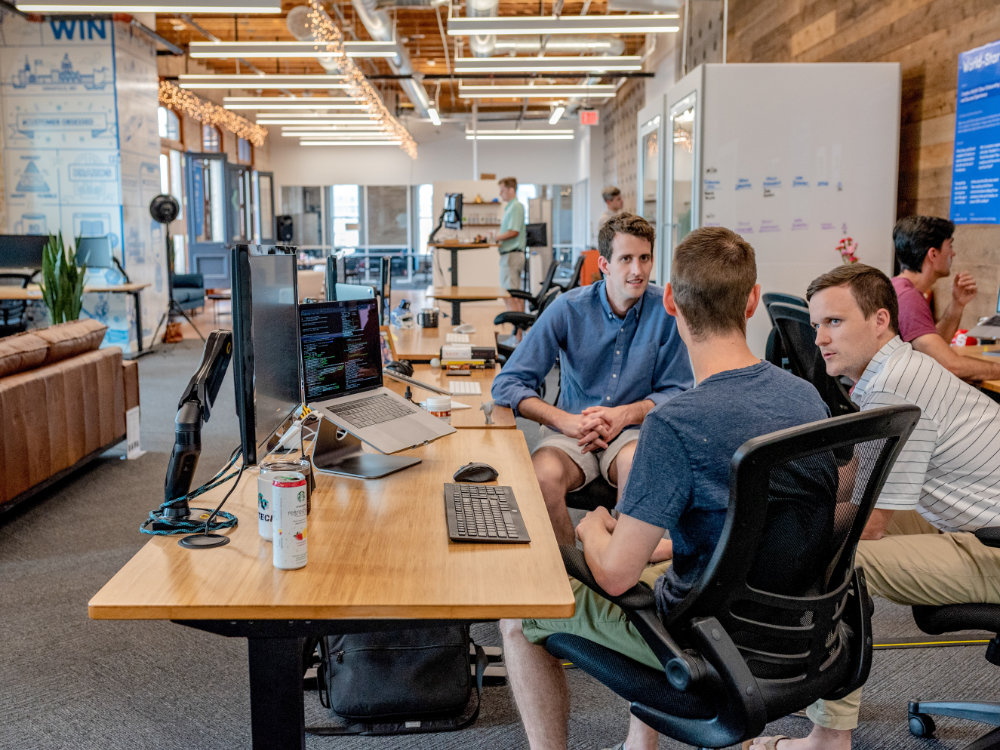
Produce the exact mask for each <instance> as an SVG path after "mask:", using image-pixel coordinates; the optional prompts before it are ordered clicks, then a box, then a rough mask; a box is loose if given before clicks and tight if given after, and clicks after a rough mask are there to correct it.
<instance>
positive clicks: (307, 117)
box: [256, 110, 371, 125]
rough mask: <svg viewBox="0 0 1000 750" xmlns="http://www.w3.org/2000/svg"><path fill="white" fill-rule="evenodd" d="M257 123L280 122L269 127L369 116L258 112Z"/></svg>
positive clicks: (363, 113)
mask: <svg viewBox="0 0 1000 750" xmlns="http://www.w3.org/2000/svg"><path fill="white" fill-rule="evenodd" d="M256 117H257V122H258V123H261V124H263V121H264V120H281V122H271V123H270V124H271V125H284V124H286V123H306V122H308V123H314V122H317V121H319V120H324V119H326V120H329V119H331V118H335V119H337V120H369V119H371V115H370V114H368V113H367V112H297V111H295V110H288V111H286V112H258V113H257V115H256Z"/></svg>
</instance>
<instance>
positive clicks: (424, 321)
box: [417, 307, 438, 328]
mask: <svg viewBox="0 0 1000 750" xmlns="http://www.w3.org/2000/svg"><path fill="white" fill-rule="evenodd" d="M417 322H418V323H419V324H420V327H421V328H437V327H438V308H436V307H425V308H424V309H423V310H421V311H420V312H419V313H418V314H417Z"/></svg>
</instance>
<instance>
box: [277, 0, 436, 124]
mask: <svg viewBox="0 0 1000 750" xmlns="http://www.w3.org/2000/svg"><path fill="white" fill-rule="evenodd" d="M352 4H353V5H354V9H355V11H357V13H358V17H359V18H360V19H361V22H362V23H363V24H364V25H365V28H366V29H367V30H368V34H369V35H370V36H371V38H372V39H373V40H374V41H376V42H392V41H395V39H394V38H393V32H392V24H391V22H390V20H389V17H388V16H387V15H386V14H385V13H384V12H382V11H380V10H376V9H375V8H376V0H352ZM309 13H310V9H309V7H308V6H306V5H298V6H296V7H294V8H292V9H291V10H290V11H289V12H288V18H287V19H286V24H287V26H288V30H289V31H290V32H291V33H292V35H293V36H294V37H295V38H296V39H298V40H299V41H303V42H307V41H312V39H313V35H312V34H311V33H310V31H309V24H308V16H309ZM331 23H332V21H331ZM387 62H388V63H389V67H390V68H391V69H392V72H393V73H396V74H398V75H413V65H412V64H411V63H410V56H409V54H407V52H406V50H405V49H404V48H403V47H401V46H399V45H397V46H396V57H394V58H389V59H388V60H387ZM319 63H320V65H322V66H323V68H324V69H326V70H327V71H329V72H331V73H335V72H337V69H336V64H335V63H334V62H332V61H330V60H324V59H323V58H319ZM399 86H400V88H402V89H403V92H404V93H405V94H406V95H407V97H409V99H410V101H411V102H413V108H414V110H415V111H416V114H417V115H418V116H419V117H427V107H428V106H429V104H430V97H428V96H427V91H426V90H425V89H424V87H423V84H421V83H420V82H419V81H417V80H415V79H413V78H404V79H400V81H399Z"/></svg>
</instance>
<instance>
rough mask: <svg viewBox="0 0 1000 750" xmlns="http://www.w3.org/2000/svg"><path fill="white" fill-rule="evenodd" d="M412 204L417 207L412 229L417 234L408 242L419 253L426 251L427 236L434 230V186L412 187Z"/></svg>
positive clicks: (423, 253) (422, 253)
mask: <svg viewBox="0 0 1000 750" xmlns="http://www.w3.org/2000/svg"><path fill="white" fill-rule="evenodd" d="M413 194H414V199H413V205H415V206H416V207H417V220H416V222H414V229H415V230H416V233H417V236H416V237H414V238H413V241H412V242H411V243H410V244H411V246H412V247H415V248H416V249H417V252H418V253H420V254H421V255H425V254H426V253H427V238H428V237H430V236H431V232H433V231H434V225H435V223H436V217H435V216H434V186H433V185H430V184H425V185H416V186H414V188H413Z"/></svg>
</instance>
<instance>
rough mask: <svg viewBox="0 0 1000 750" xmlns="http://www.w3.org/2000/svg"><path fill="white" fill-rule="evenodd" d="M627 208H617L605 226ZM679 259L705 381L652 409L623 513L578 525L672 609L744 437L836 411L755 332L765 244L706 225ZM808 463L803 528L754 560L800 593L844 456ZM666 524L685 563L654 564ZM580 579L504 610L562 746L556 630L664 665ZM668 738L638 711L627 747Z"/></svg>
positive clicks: (515, 647) (535, 704)
mask: <svg viewBox="0 0 1000 750" xmlns="http://www.w3.org/2000/svg"><path fill="white" fill-rule="evenodd" d="M624 218H625V217H617V218H615V219H612V220H611V221H610V222H608V223H607V224H606V225H605V227H604V229H602V230H601V231H602V236H603V233H604V232H606V231H607V230H608V229H609V228H610V227H614V226H615V225H616V224H617V223H618V222H620V221H622V220H623V219H624ZM633 218H635V219H637V220H638V221H644V220H643V219H639V217H633ZM672 269H673V274H672V277H671V283H670V284H668V285H667V288H666V290H665V293H664V294H663V296H662V301H658V302H660V304H659V305H658V306H659V307H661V311H663V310H665V311H666V312H667V313H668V314H669V315H670V316H671V318H672V319H674V320H676V325H677V330H678V332H679V334H680V337H681V339H682V340H683V341H684V343H685V344H686V345H687V350H688V352H689V353H690V357H691V364H692V367H693V370H694V377H695V380H696V381H697V385H696V386H695V387H694V388H692V389H690V390H687V391H685V392H684V393H679V394H677V395H675V396H674V397H673V398H671V399H670V400H668V401H665V402H664V403H661V404H659V405H658V406H657V407H656V408H655V409H653V410H652V411H651V412H649V414H648V415H647V416H646V418H645V420H644V421H643V423H642V431H641V433H640V435H639V441H638V447H637V448H636V450H635V459H634V461H633V466H632V470H631V472H630V473H629V477H628V484H627V485H626V486H625V492H624V494H623V495H622V497H621V500H620V502H619V504H618V511H619V516H618V518H617V519H614V518H612V517H611V515H610V514H609V513H608V511H607V510H606V509H605V508H603V507H602V508H598V509H597V510H595V511H592V512H590V513H588V514H587V515H586V516H585V517H584V519H583V520H582V521H580V523H579V525H578V526H577V530H576V533H577V536H578V537H579V539H580V541H581V542H582V544H583V553H584V556H585V557H586V560H587V565H588V567H589V568H590V571H591V572H592V573H593V575H594V577H595V579H596V580H597V583H598V584H599V585H600V587H601V588H602V589H603V590H605V591H607V592H608V593H609V594H611V595H613V596H617V595H619V594H622V593H624V592H625V591H627V590H628V589H630V588H631V587H632V586H634V585H635V584H636V583H637V582H638V581H639V580H640V579H641V580H643V581H645V582H646V583H649V584H654V582H655V586H654V591H655V595H656V607H657V609H658V610H659V611H660V612H661V613H664V612H667V611H669V610H670V609H671V608H672V607H674V606H676V604H677V603H678V602H679V601H681V600H682V599H683V598H684V596H685V595H686V594H687V593H688V591H690V589H691V587H692V586H693V585H694V584H695V582H696V581H697V580H698V578H699V576H700V575H701V574H702V572H703V571H704V569H705V567H706V565H707V564H708V562H709V560H710V558H711V557H712V553H713V551H714V550H715V547H716V545H717V544H718V540H719V536H720V535H721V533H722V527H723V523H724V521H725V518H726V514H727V511H728V508H729V464H730V461H731V459H732V457H733V454H734V453H735V452H736V449H737V448H739V447H740V446H741V445H742V444H743V443H744V442H746V441H747V440H749V439H750V438H753V437H758V436H760V435H763V434H765V433H769V432H773V431H776V430H780V429H784V428H787V427H794V426H797V425H800V424H804V423H808V422H814V421H817V420H821V419H824V418H826V417H827V416H829V411H828V410H827V408H826V405H825V404H824V403H823V401H822V399H820V397H819V394H818V393H817V392H816V389H815V388H813V386H812V385H810V384H809V383H808V382H807V381H805V380H802V379H800V378H797V377H795V376H794V375H792V374H791V373H789V372H786V371H784V370H781V369H779V368H777V367H775V366H774V365H772V364H770V363H768V362H762V361H761V360H760V359H759V358H758V357H756V356H754V355H753V353H752V352H751V351H750V348H749V347H748V346H747V342H746V321H747V319H748V318H750V316H751V315H753V313H754V310H755V309H756V308H757V305H758V303H759V301H760V285H759V284H757V283H756V282H757V265H756V259H755V255H754V250H753V248H752V247H751V246H750V245H749V244H748V243H747V242H746V241H745V240H744V239H743V238H742V237H740V236H739V235H738V234H736V233H735V232H732V231H730V230H728V229H724V228H722V227H706V228H702V229H696V230H695V231H694V232H691V234H689V235H688V237H687V238H686V239H685V240H684V241H683V242H681V243H680V244H679V245H678V246H677V250H676V252H675V254H674V262H673V266H672ZM609 283H610V282H609ZM581 291H582V290H581ZM651 302H652V300H646V302H645V304H650V303H651ZM643 314H644V315H646V314H648V311H646V310H644V311H643ZM529 338H530V336H529ZM525 341H526V342H527V339H525ZM810 469H811V472H810V474H809V475H808V476H805V475H803V474H802V473H801V472H798V473H797V475H796V477H795V482H794V486H795V487H796V488H797V489H798V491H797V492H791V491H790V492H789V493H788V497H787V502H788V506H787V508H786V512H787V514H788V521H789V522H790V524H791V525H792V527H793V528H789V527H788V526H785V524H784V523H781V524H780V525H781V526H782V528H783V530H784V531H783V532H782V535H781V538H782V540H784V541H785V542H786V543H782V544H769V545H768V546H767V549H768V550H769V555H768V556H767V557H768V562H767V565H766V566H764V567H765V568H766V571H767V572H761V573H760V574H759V577H753V576H754V575H755V573H753V572H752V573H751V581H752V582H753V583H754V584H756V585H759V586H761V587H763V588H765V589H766V590H768V591H775V592H777V593H789V594H794V592H795V591H798V590H801V588H803V587H805V586H807V585H808V582H809V581H812V580H813V579H814V577H815V573H816V568H817V563H818V556H819V555H821V554H823V553H822V550H823V549H824V547H825V544H824V542H825V541H826V540H827V539H828V538H829V535H830V533H831V531H832V528H833V510H834V505H835V499H834V496H835V487H836V481H837V477H836V467H835V465H834V462H833V460H832V459H831V460H830V462H829V464H828V465H827V466H824V467H820V466H818V465H811V466H810ZM783 504H784V503H781V505H783ZM664 529H668V530H669V531H670V537H671V539H670V543H672V547H671V548H670V550H669V552H667V553H666V554H665V555H662V556H661V557H665V558H670V557H672V559H673V564H672V565H671V566H669V567H668V566H667V564H666V563H663V564H661V565H653V566H649V567H647V565H646V564H647V562H649V561H650V560H652V559H655V558H656V557H657V554H656V551H658V550H662V547H663V540H662V539H661V537H662V536H663V530H664ZM786 532H790V533H786ZM769 573H770V575H769ZM775 575H780V577H781V580H780V581H776V580H773V578H774V576H775ZM766 577H768V578H771V579H772V580H765V578H766ZM571 584H572V586H573V592H574V596H575V598H576V610H575V614H574V615H573V617H571V618H565V619H548V620H542V619H529V620H501V621H500V630H501V633H502V634H503V640H504V661H505V663H506V665H507V672H508V675H509V677H510V684H511V688H512V689H513V692H514V699H515V701H516V703H517V707H518V710H519V711H520V714H521V720H522V721H523V723H524V727H525V730H526V732H527V734H528V742H529V743H530V745H531V747H532V749H533V750H554V749H556V748H559V749H560V750H561V749H562V748H565V747H566V742H567V719H568V717H569V693H568V688H567V683H566V675H565V672H564V670H563V666H562V664H561V663H560V661H559V660H558V659H555V658H554V657H552V656H551V655H549V653H548V652H547V651H546V650H545V647H544V644H545V641H546V640H547V639H548V637H549V636H550V635H552V634H553V633H564V632H568V633H574V634H577V635H580V636H582V637H584V638H587V639H588V640H591V641H594V642H596V643H599V644H601V645H603V646H605V647H606V648H610V649H614V650H616V651H618V652H620V653H622V654H624V655H626V656H628V657H630V658H631V659H633V660H635V661H638V662H640V663H642V664H644V665H646V666H649V667H652V668H653V669H657V670H660V669H662V668H663V667H662V665H661V664H660V662H659V660H658V659H657V657H656V656H655V654H654V653H653V651H652V650H651V649H650V648H649V646H648V645H647V644H646V642H645V640H644V639H643V638H642V636H640V635H639V634H638V631H636V630H635V628H633V627H632V626H631V624H630V623H629V622H628V620H627V619H626V618H625V615H624V613H623V612H622V611H621V609H620V608H619V607H618V606H617V605H615V604H612V603H611V602H610V601H609V600H607V599H605V598H604V597H602V596H600V595H598V594H597V593H596V592H594V591H593V590H592V589H589V588H588V587H586V586H584V585H583V584H582V583H580V582H579V581H575V580H571ZM658 740H659V737H658V735H657V733H656V732H655V731H654V730H653V729H651V728H650V727H649V726H647V725H646V724H643V723H642V722H641V721H639V720H638V719H637V718H635V717H631V718H630V720H629V733H628V737H627V739H626V741H625V742H624V743H623V744H622V745H620V746H619V747H620V748H622V747H624V748H628V750H653V749H654V748H656V747H657V746H658Z"/></svg>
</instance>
